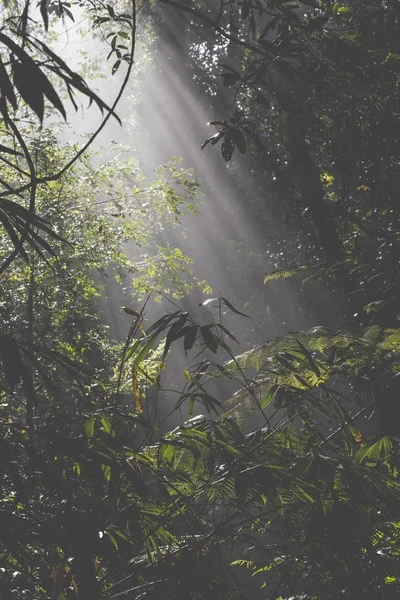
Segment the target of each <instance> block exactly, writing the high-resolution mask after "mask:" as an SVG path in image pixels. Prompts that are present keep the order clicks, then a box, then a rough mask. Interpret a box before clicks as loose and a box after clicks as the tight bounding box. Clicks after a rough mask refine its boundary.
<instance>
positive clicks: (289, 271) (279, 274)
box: [264, 265, 314, 283]
mask: <svg viewBox="0 0 400 600" xmlns="http://www.w3.org/2000/svg"><path fill="white" fill-rule="evenodd" d="M313 268H314V267H313V266H312V265H297V266H293V267H286V268H285V269H278V270H277V271H272V272H271V273H266V274H265V276H264V283H267V282H268V281H276V280H277V279H288V278H290V277H294V276H295V275H300V274H301V273H304V271H310V270H311V269H313Z"/></svg>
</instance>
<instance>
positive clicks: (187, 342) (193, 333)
mask: <svg viewBox="0 0 400 600" xmlns="http://www.w3.org/2000/svg"><path fill="white" fill-rule="evenodd" d="M197 331H198V325H190V326H189V327H187V331H186V333H185V337H184V338H183V348H184V350H185V353H186V354H187V351H188V350H191V349H192V348H193V346H194V343H195V341H196V337H197Z"/></svg>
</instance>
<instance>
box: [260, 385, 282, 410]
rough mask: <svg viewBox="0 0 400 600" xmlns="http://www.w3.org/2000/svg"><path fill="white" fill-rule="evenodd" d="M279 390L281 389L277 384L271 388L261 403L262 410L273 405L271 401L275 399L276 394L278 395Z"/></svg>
mask: <svg viewBox="0 0 400 600" xmlns="http://www.w3.org/2000/svg"><path fill="white" fill-rule="evenodd" d="M278 388H279V385H277V384H276V383H275V384H274V385H271V387H270V388H269V390H268V393H267V395H266V396H265V397H264V399H263V400H262V402H261V408H266V407H267V406H268V405H269V404H270V403H271V401H272V400H273V399H274V397H275V394H276V392H277V390H278Z"/></svg>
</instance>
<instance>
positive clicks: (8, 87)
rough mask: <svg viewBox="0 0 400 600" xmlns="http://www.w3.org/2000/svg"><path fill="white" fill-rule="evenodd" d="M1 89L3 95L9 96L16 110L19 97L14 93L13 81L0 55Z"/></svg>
mask: <svg viewBox="0 0 400 600" xmlns="http://www.w3.org/2000/svg"><path fill="white" fill-rule="evenodd" d="M0 89H1V93H2V95H3V96H4V97H5V98H7V99H8V100H9V102H10V104H11V106H12V107H13V109H14V110H16V109H17V99H16V97H15V94H14V90H13V86H12V83H11V81H10V79H9V77H8V73H7V71H6V68H5V66H4V64H3V61H2V60H1V57H0Z"/></svg>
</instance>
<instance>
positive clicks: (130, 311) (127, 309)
mask: <svg viewBox="0 0 400 600" xmlns="http://www.w3.org/2000/svg"><path fill="white" fill-rule="evenodd" d="M122 310H123V311H124V312H126V314H128V315H131V317H137V318H139V317H140V314H139V313H138V312H137V311H136V310H133V309H132V308H129V307H128V306H124V307H123V309H122Z"/></svg>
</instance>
